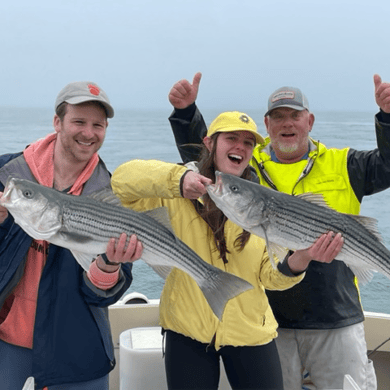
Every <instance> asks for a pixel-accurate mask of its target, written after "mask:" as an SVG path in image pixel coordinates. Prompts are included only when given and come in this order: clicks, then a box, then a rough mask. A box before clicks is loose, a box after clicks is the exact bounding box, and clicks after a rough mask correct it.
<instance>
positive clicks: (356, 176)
mask: <svg viewBox="0 0 390 390" xmlns="http://www.w3.org/2000/svg"><path fill="white" fill-rule="evenodd" d="M200 79H201V74H200V73H197V74H196V75H195V77H194V79H193V82H192V84H191V83H189V82H188V81H187V80H181V81H179V82H177V83H176V84H175V85H174V86H173V87H172V89H171V91H170V93H169V100H170V102H171V104H172V105H173V106H174V108H175V110H174V112H173V114H172V115H171V116H170V118H169V120H170V122H171V126H172V129H173V132H174V136H175V140H176V144H177V146H178V148H179V152H180V154H181V157H182V159H183V160H184V162H188V161H189V160H191V159H197V150H196V148H195V147H192V148H187V145H188V144H194V143H200V142H201V140H202V138H203V137H204V135H205V134H206V131H207V128H206V125H205V122H204V120H203V117H202V115H201V113H200V112H199V110H198V108H197V107H196V105H195V100H196V97H197V94H198V88H199V83H200ZM374 85H375V99H376V103H377V104H378V106H379V108H380V111H379V113H378V114H377V115H376V116H375V128H376V134H377V143H378V148H376V149H374V150H372V151H357V150H354V149H351V148H346V149H343V150H339V149H328V148H327V147H326V146H325V145H323V144H321V143H320V142H318V141H315V140H314V139H312V138H311V137H310V136H309V133H310V132H311V130H312V127H313V124H314V119H315V118H314V115H313V113H311V112H310V111H309V104H308V100H307V98H306V97H305V95H304V94H303V93H302V91H301V90H300V89H298V88H294V87H282V88H279V89H277V90H276V91H274V92H273V93H272V94H271V96H270V97H269V100H268V109H267V112H266V113H265V118H264V123H265V126H266V129H267V133H268V137H266V139H265V141H264V142H263V143H262V144H259V145H257V146H256V147H255V149H254V152H253V159H252V161H251V165H252V166H253V167H254V169H255V170H256V172H257V177H258V180H260V183H261V184H262V185H265V186H267V187H271V188H273V189H275V190H278V191H281V192H285V193H288V194H294V195H298V194H302V193H306V192H313V193H319V194H323V196H324V198H325V200H326V202H327V203H328V205H329V206H330V207H332V208H334V209H335V210H337V211H339V212H344V213H349V214H359V211H360V204H361V202H362V200H363V197H364V196H367V195H372V194H374V193H376V192H379V191H382V190H385V189H387V188H389V187H390V103H388V100H389V97H390V84H389V83H383V82H382V80H381V78H380V77H379V76H378V75H375V76H374ZM198 190H199V191H201V189H198ZM202 191H203V190H202ZM359 276H362V275H355V274H354V273H353V271H352V270H351V269H350V268H349V267H347V266H346V265H345V264H344V263H343V262H341V261H333V262H332V263H331V264H320V263H317V262H312V263H310V265H309V267H308V269H307V270H306V276H305V278H304V279H303V280H302V282H301V283H299V284H297V285H296V286H294V287H293V288H291V289H288V290H285V291H267V295H268V299H269V302H270V304H271V307H272V310H273V312H274V314H275V318H276V319H277V321H278V323H279V329H278V333H279V336H278V338H277V339H276V343H277V346H278V351H279V355H280V360H281V364H282V370H283V381H284V387H285V389H288V390H298V389H302V388H303V387H302V386H303V385H304V378H303V377H304V375H303V374H304V373H309V375H310V380H311V383H312V384H314V386H315V388H318V389H336V388H342V387H343V379H344V375H345V374H349V375H351V376H352V378H353V379H354V380H355V382H356V383H357V384H358V385H359V387H360V388H361V389H362V390H368V389H370V390H371V389H376V376H375V370H374V367H373V363H372V362H371V361H369V360H368V358H367V346H366V342H365V336H364V326H363V321H364V315H363V309H362V306H361V303H360V298H359V290H358V287H357V285H358V277H359ZM259 364H261V362H259Z"/></svg>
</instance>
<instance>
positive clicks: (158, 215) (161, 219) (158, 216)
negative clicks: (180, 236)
mask: <svg viewBox="0 0 390 390" xmlns="http://www.w3.org/2000/svg"><path fill="white" fill-rule="evenodd" d="M142 214H145V215H148V216H149V217H151V218H153V219H154V220H155V221H157V222H158V223H160V224H161V225H163V226H164V227H166V228H167V229H168V230H169V231H170V232H171V233H173V234H174V235H175V233H174V231H173V228H172V225H171V220H170V218H169V214H168V209H167V208H166V207H164V206H163V207H158V208H156V209H152V210H148V211H143V212H142ZM175 237H176V236H175Z"/></svg>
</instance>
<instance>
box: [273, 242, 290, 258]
mask: <svg viewBox="0 0 390 390" xmlns="http://www.w3.org/2000/svg"><path fill="white" fill-rule="evenodd" d="M271 250H272V252H273V255H274V258H277V259H278V260H279V262H282V261H283V259H284V258H285V257H286V255H287V253H288V251H289V249H288V248H285V247H284V246H280V245H278V244H275V243H274V242H271Z"/></svg>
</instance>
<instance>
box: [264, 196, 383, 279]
mask: <svg viewBox="0 0 390 390" xmlns="http://www.w3.org/2000/svg"><path fill="white" fill-rule="evenodd" d="M278 195H281V196H280V197H279V196H278V197H277V199H276V198H275V197H273V196H272V197H269V196H268V199H267V200H266V204H265V209H267V214H268V218H269V219H270V221H271V224H272V225H273V227H274V228H275V229H276V230H279V232H280V234H281V236H282V237H288V239H289V240H290V241H294V242H295V243H297V242H301V244H302V246H300V247H299V248H298V247H297V248H296V249H304V248H307V247H308V246H310V245H312V244H313V243H314V241H315V240H316V239H317V238H318V237H320V235H321V234H323V233H325V232H328V231H333V232H335V233H338V232H340V233H341V234H342V235H343V237H344V246H343V249H342V250H341V252H340V256H338V258H340V259H342V258H344V255H345V258H346V257H347V255H349V257H350V256H354V257H356V258H358V259H361V260H362V261H365V262H367V261H368V262H370V263H371V264H373V265H374V266H375V268H378V267H379V268H381V269H382V271H384V272H385V273H387V274H389V268H390V259H389V251H388V250H387V248H386V247H385V246H384V245H382V244H381V243H380V242H379V240H378V238H377V237H375V235H374V234H372V233H371V232H370V231H368V230H367V229H366V228H365V227H364V226H363V225H362V224H360V223H359V222H357V221H356V220H354V219H353V218H352V217H350V216H348V215H346V214H342V213H338V212H336V211H335V210H332V209H331V208H327V207H323V206H319V205H317V204H314V203H311V202H308V201H304V200H303V199H299V198H296V197H293V196H290V195H286V194H283V193H280V194H278ZM262 199H263V198H262ZM303 232H304V234H302V233H303ZM270 239H271V240H272V238H270ZM379 259H381V261H375V260H379ZM383 260H386V261H387V265H386V264H384V263H383Z"/></svg>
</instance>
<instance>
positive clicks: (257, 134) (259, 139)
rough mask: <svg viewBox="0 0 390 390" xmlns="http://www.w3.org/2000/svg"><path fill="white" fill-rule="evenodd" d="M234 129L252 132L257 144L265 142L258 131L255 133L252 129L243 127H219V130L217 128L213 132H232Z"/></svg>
mask: <svg viewBox="0 0 390 390" xmlns="http://www.w3.org/2000/svg"><path fill="white" fill-rule="evenodd" d="M234 131H247V132H249V133H251V134H253V135H254V136H255V139H256V143H257V144H262V143H264V142H265V140H264V138H263V137H262V136H261V135H260V134H259V133H256V132H255V131H253V130H249V129H245V128H240V127H239V128H237V127H234V128H231V129H226V128H225V129H221V130H217V131H216V132H215V133H232V132H234ZM215 133H214V134H215Z"/></svg>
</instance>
